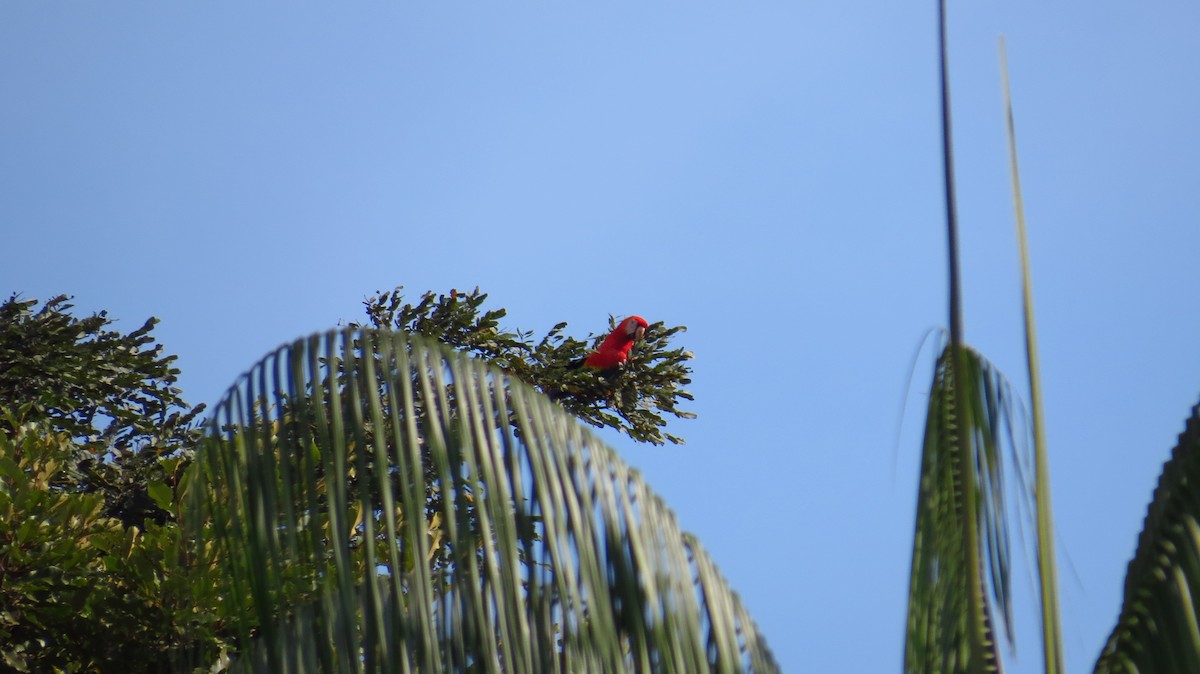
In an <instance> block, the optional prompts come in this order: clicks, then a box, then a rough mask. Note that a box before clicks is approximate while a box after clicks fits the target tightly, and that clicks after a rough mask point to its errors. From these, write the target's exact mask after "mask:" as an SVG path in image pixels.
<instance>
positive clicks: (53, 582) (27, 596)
mask: <svg viewBox="0 0 1200 674" xmlns="http://www.w3.org/2000/svg"><path fill="white" fill-rule="evenodd" d="M4 422H5V424H6V427H5V432H4V433H0V579H2V581H0V657H2V658H3V664H4V668H7V669H8V670H12V671H19V672H51V671H63V672H92V671H98V672H123V673H125V672H128V673H129V674H137V673H139V672H157V671H167V670H168V669H170V668H171V667H172V666H175V667H179V666H181V665H182V664H183V663H186V662H188V661H189V656H190V654H191V653H193V652H195V651H197V650H199V649H200V644H203V650H205V651H213V650H219V649H220V640H219V639H218V638H217V636H216V630H215V627H216V626H215V625H214V624H213V622H212V621H211V620H210V619H209V616H210V615H211V614H210V613H208V612H203V611H202V612H197V611H195V610H194V608H193V606H194V604H193V603H192V602H193V601H196V600H198V599H199V600H201V601H214V598H215V597H216V596H217V595H216V594H215V591H210V592H208V593H207V596H206V595H205V593H204V592H203V588H204V586H203V585H201V584H197V583H195V582H193V580H192V578H193V577H192V575H191V574H188V573H187V572H186V571H185V570H184V569H183V568H181V567H180V566H179V565H178V560H177V558H176V550H177V548H178V545H179V529H178V527H176V526H175V525H174V524H171V523H168V524H167V525H166V526H159V525H156V524H153V523H150V524H147V525H146V527H145V529H141V528H139V527H125V526H123V525H122V523H121V522H120V520H118V519H115V518H112V517H107V516H106V515H105V514H104V510H105V508H104V501H103V499H102V497H101V496H100V495H99V494H87V493H80V492H77V491H73V490H68V489H63V488H62V487H61V486H60V485H62V484H63V483H69V482H70V481H71V480H70V478H69V477H68V476H67V475H66V473H67V471H68V469H69V467H70V465H71V463H72V461H73V458H74V456H75V455H76V453H77V452H78V451H80V447H79V446H78V445H77V444H76V443H75V441H73V440H72V439H71V438H70V437H69V436H68V435H67V434H66V433H65V432H63V431H56V430H52V429H50V428H48V427H47V424H46V423H44V422H42V423H36V424H35V423H28V422H27V423H24V424H18V423H17V422H16V420H15V418H14V417H12V416H11V415H10V416H9V417H8V418H7V419H6V420H4ZM166 505H171V504H170V503H169V502H168V503H167V504H166ZM214 603H215V602H214Z"/></svg>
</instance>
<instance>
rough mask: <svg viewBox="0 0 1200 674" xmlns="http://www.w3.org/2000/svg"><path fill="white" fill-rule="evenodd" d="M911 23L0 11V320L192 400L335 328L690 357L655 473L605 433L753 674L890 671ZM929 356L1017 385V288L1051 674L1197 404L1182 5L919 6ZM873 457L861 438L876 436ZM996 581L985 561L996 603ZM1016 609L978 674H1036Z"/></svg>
mask: <svg viewBox="0 0 1200 674" xmlns="http://www.w3.org/2000/svg"><path fill="white" fill-rule="evenodd" d="M935 22H936V14H935V3H934V2H932V0H931V1H929V2H921V3H898V2H882V1H877V0H848V1H846V2H839V3H829V2H823V3H818V2H795V1H793V2H782V1H778V0H750V1H748V2H736V3H735V2H710V1H707V0H699V1H692V2H680V1H678V0H661V1H658V2H650V3H646V2H629V1H627V0H616V1H610V2H604V3H561V2H559V3H553V2H546V1H544V0H534V1H529V2H526V1H524V0H519V1H516V2H504V3H453V2H440V3H434V2H401V1H397V2H386V3H385V2H374V1H363V2H354V3H315V2H306V1H301V2H273V1H267V0H263V1H261V2H251V3H234V2H228V1H225V0H214V1H206V2H151V1H146V2H126V1H106V2H68V1H65V0H64V1H46V2H18V1H16V0H4V1H3V2H2V3H0V227H2V228H3V229H2V232H3V236H2V238H0V292H2V293H3V294H4V295H5V296H7V295H8V294H9V293H11V292H13V291H17V292H21V293H23V294H24V295H25V296H26V297H34V298H39V299H45V298H47V297H49V296H51V295H53V294H57V293H69V294H73V295H75V297H76V304H77V306H78V307H80V309H81V310H87V311H91V310H98V309H102V308H103V309H108V310H109V311H110V313H111V314H112V315H113V316H114V317H116V318H118V319H119V320H120V323H119V324H118V325H119V326H121V327H122V328H124V329H126V330H132V329H134V328H136V327H138V326H140V325H141V322H142V321H144V320H145V319H146V318H147V317H148V316H151V315H153V316H158V317H160V318H161V319H162V323H161V325H160V327H159V329H158V330H157V332H156V334H157V335H158V337H159V339H160V340H161V341H162V342H163V343H164V344H165V345H166V347H167V349H168V350H169V351H171V352H173V353H176V354H178V355H179V361H178V362H179V365H180V367H181V368H182V370H183V376H182V386H183V388H184V390H185V396H186V397H187V398H188V399H189V400H191V401H193V402H196V403H198V402H215V401H216V400H217V399H218V398H219V397H220V395H221V393H222V391H223V390H224V388H225V387H226V386H228V385H229V384H231V383H232V382H233V381H234V378H235V377H236V376H237V375H238V374H239V373H241V372H242V371H244V370H245V369H247V368H248V367H249V366H250V365H251V364H252V363H253V362H254V361H255V360H256V359H258V358H259V357H260V356H262V355H264V354H265V353H266V352H267V351H269V350H270V349H272V348H274V347H275V346H277V345H279V344H280V343H282V342H284V341H287V340H290V339H293V338H295V337H298V336H300V335H302V334H306V333H308V332H311V331H315V330H320V329H325V328H329V327H332V326H334V325H335V324H336V323H337V322H338V321H348V320H355V319H360V318H361V317H362V313H361V306H360V302H361V300H362V299H363V298H364V297H365V296H367V295H369V294H371V293H373V292H374V291H376V290H379V289H390V288H392V287H394V286H396V285H401V284H402V285H404V286H406V287H407V288H408V290H409V291H410V293H411V294H412V295H413V296H416V295H417V294H419V293H420V292H422V291H425V290H436V291H441V292H445V291H448V290H449V289H450V288H454V287H456V288H470V287H474V286H476V285H478V286H481V287H482V288H483V289H484V290H486V291H488V292H490V293H491V295H492V301H493V304H492V306H503V307H506V308H507V309H508V310H509V323H508V327H513V328H518V327H519V328H522V329H534V330H545V329H547V328H549V327H550V326H551V325H553V324H554V323H556V322H558V321H560V320H566V321H569V322H570V325H571V328H572V329H573V330H575V331H576V334H578V335H580V336H582V335H583V334H586V333H587V332H589V331H599V330H601V329H602V328H603V327H604V326H605V325H606V321H607V316H608V315H609V314H610V313H612V314H617V315H627V314H632V313H638V314H640V315H642V316H645V317H647V318H648V319H650V320H651V321H656V320H663V321H666V322H667V323H669V324H673V325H675V324H684V325H687V326H688V328H689V331H688V332H687V333H686V334H685V335H683V336H682V338H681V341H680V343H681V344H683V345H685V346H687V347H689V348H690V349H692V350H693V351H694V352H695V354H696V359H695V361H694V366H695V375H694V381H695V383H694V385H693V386H692V387H691V390H692V391H693V392H694V393H695V395H696V402H695V404H694V405H691V407H690V409H691V410H692V411H694V412H696V413H698V414H699V418H698V419H697V420H695V421H690V422H681V423H676V424H674V425H673V426H672V428H671V431H672V432H673V433H676V434H679V435H682V436H684V437H685V438H686V439H687V440H688V444H687V445H686V446H684V447H665V448H655V447H648V446H646V447H643V446H637V445H634V444H633V443H631V442H629V441H628V440H627V439H625V438H623V437H621V436H617V435H607V436H606V437H607V439H608V440H609V441H610V442H611V443H612V444H613V445H614V446H616V447H618V448H619V449H620V450H621V452H622V453H623V455H624V456H625V457H626V458H627V459H628V461H629V462H631V463H632V464H634V465H636V466H639V467H640V468H641V469H642V470H643V472H644V474H645V476H646V478H647V479H648V481H649V482H650V483H651V484H652V485H653V487H654V488H655V489H656V490H657V491H658V492H660V493H661V494H663V496H664V497H665V498H666V500H667V502H668V503H670V504H671V505H672V506H673V507H674V508H675V510H676V512H677V513H678V515H679V518H680V520H681V522H682V524H683V526H684V527H685V528H686V529H689V530H691V531H693V532H694V533H696V534H697V535H698V536H699V537H700V539H701V540H702V541H703V542H704V544H705V545H706V547H708V548H709V550H710V551H711V553H712V555H713V557H714V558H715V559H716V561H717V563H718V564H719V565H720V567H721V568H722V570H723V571H724V573H725V575H726V576H727V578H728V579H729V581H730V583H731V584H732V585H733V587H734V588H735V589H736V590H737V591H738V592H739V593H740V594H741V596H742V598H743V599H744V601H745V602H746V604H747V605H748V607H749V609H750V611H751V613H752V614H753V615H754V616H755V618H756V620H757V621H758V623H759V625H760V627H761V628H762V630H763V631H764V632H765V634H766V636H767V638H768V640H769V642H770V643H771V644H772V646H773V649H774V650H775V652H776V654H777V656H778V658H779V660H780V662H781V664H782V665H783V666H784V668H785V669H786V670H787V671H792V672H803V671H815V672H884V671H898V669H899V665H900V655H901V648H902V635H903V611H904V603H905V599H906V592H907V579H908V566H909V555H910V545H911V530H912V520H913V514H914V511H913V508H914V497H915V493H916V477H915V475H916V466H917V452H918V446H917V445H918V438H919V431H920V429H919V422H918V419H917V417H918V413H917V411H918V410H919V409H920V408H921V407H922V406H923V405H924V397H923V396H924V394H925V393H926V392H927V389H928V383H927V380H928V376H929V375H928V369H929V366H928V363H927V362H926V361H922V362H921V364H920V365H919V366H918V367H919V371H918V374H917V375H916V379H915V382H914V385H913V388H912V393H911V396H910V398H909V402H908V409H909V413H908V415H907V420H906V422H905V424H904V426H903V428H902V430H901V431H899V435H898V431H897V428H898V426H899V422H900V417H901V405H902V400H903V398H904V385H905V381H906V378H907V377H908V373H909V371H910V369H911V366H912V362H913V352H914V350H915V348H916V346H917V344H918V342H919V341H920V340H921V338H922V336H923V335H924V334H925V332H926V331H927V330H928V329H930V328H932V327H935V326H939V325H944V324H945V322H946V319H945V315H946V308H945V301H946V290H945V280H946V272H945V262H944V258H945V243H944V235H943V212H942V197H941V192H940V190H941V186H940V171H941V168H940V166H941V165H940V154H939V149H938V120H937V110H938V108H937V101H936V98H935V96H936V93H937V89H936V61H935V56H936V43H935V25H936V23H935ZM951 30H952V36H951V41H952V44H951V50H952V57H951V58H952V69H953V85H952V86H953V93H954V96H955V100H954V103H955V114H956V118H955V131H956V142H957V145H956V151H957V160H958V168H959V174H958V180H959V187H960V195H959V196H960V205H961V217H962V223H963V233H962V247H963V270H964V282H965V287H966V288H965V300H966V324H967V337H968V340H969V341H970V342H971V343H973V344H974V345H975V346H976V347H977V348H978V349H979V350H981V351H982V352H983V353H985V354H986V355H987V356H988V357H989V358H990V359H991V360H992V361H993V362H994V363H996V365H997V366H998V367H999V368H1000V369H1001V370H1003V371H1005V372H1006V373H1007V374H1008V375H1009V377H1010V378H1011V379H1012V380H1013V381H1014V384H1016V385H1017V386H1019V387H1021V388H1022V390H1023V387H1024V385H1025V384H1024V382H1025V377H1024V376H1023V375H1022V372H1021V370H1022V367H1023V363H1024V361H1023V355H1022V350H1021V346H1022V342H1021V340H1022V333H1021V323H1020V307H1019V276H1018V261H1017V257H1016V247H1015V237H1014V233H1013V229H1014V228H1013V221H1012V209H1011V206H1010V201H1009V198H1010V197H1009V195H1010V192H1009V183H1008V166H1007V157H1006V150H1005V140H1004V130H1003V129H1004V127H1003V115H1002V107H1001V97H1000V83H999V82H1000V80H999V68H998V61H997V54H996V52H997V47H996V42H997V37H998V35H999V34H1001V33H1004V34H1005V35H1006V36H1007V40H1008V51H1009V58H1010V67H1011V75H1012V80H1013V93H1014V97H1015V105H1016V117H1017V131H1018V140H1019V143H1020V150H1021V161H1022V169H1023V178H1024V181H1025V182H1024V188H1025V196H1026V206H1027V213H1028V217H1029V226H1030V229H1031V231H1030V239H1031V246H1032V257H1033V265H1034V278H1035V290H1036V293H1037V309H1038V315H1039V318H1040V324H1039V329H1040V336H1041V340H1042V341H1041V346H1042V359H1043V369H1044V386H1045V394H1046V412H1047V415H1048V433H1049V440H1050V445H1051V452H1052V459H1051V464H1052V472H1053V478H1054V496H1055V506H1056V509H1057V510H1056V514H1057V518H1058V527H1059V540H1060V548H1059V549H1060V555H1062V557H1061V564H1062V587H1063V611H1064V613H1063V620H1064V634H1065V637H1066V644H1067V657H1068V668H1069V670H1070V671H1073V672H1083V671H1090V667H1091V664H1092V662H1093V661H1094V659H1095V655H1096V653H1097V651H1098V649H1099V648H1100V647H1101V645H1102V644H1103V641H1104V639H1105V637H1106V636H1107V634H1108V632H1109V630H1110V629H1111V627H1112V625H1113V621H1114V618H1115V616H1116V613H1117V610H1118V607H1119V601H1120V591H1121V582H1122V579H1123V577H1124V571H1125V565H1126V564H1127V563H1128V560H1129V557H1130V555H1131V553H1132V551H1133V547H1134V544H1135V540H1136V534H1137V532H1138V531H1139V530H1140V527H1141V521H1142V518H1143V517H1144V515H1145V507H1146V503H1147V501H1148V499H1149V496H1150V493H1151V490H1152V488H1153V486H1154V484H1155V481H1156V479H1157V475H1158V472H1159V469H1160V467H1161V465H1162V463H1163V461H1165V460H1166V459H1167V457H1168V453H1169V450H1170V449H1171V447H1172V446H1173V445H1174V442H1175V438H1176V436H1177V434H1178V433H1179V432H1180V431H1181V430H1182V422H1183V419H1184V418H1185V416H1186V415H1187V413H1188V410H1189V409H1190V408H1191V406H1192V405H1195V404H1196V402H1197V399H1198V395H1200V349H1198V348H1197V345H1198V344H1200V311H1198V310H1197V309H1198V306H1197V296H1198V295H1200V272H1198V269H1200V266H1198V264H1197V260H1198V258H1200V169H1198V161H1200V160H1198V159H1197V158H1198V157H1200V130H1198V129H1200V125H1198V124H1197V120H1200V86H1197V85H1198V84H1200V83H1198V81H1197V77H1198V75H1197V72H1198V71H1197V65H1198V64H1200V40H1197V39H1196V35H1197V34H1200V5H1197V4H1196V3H1195V2H1191V1H1190V0H1189V1H1185V0H1163V1H1162V2H1153V3H1116V2H1109V1H1107V0H1101V1H1100V2H1089V3H1083V2H1065V3H1064V2H1059V3H1045V2H1032V1H1030V0H1019V1H1017V2H1004V3H1000V2H982V3H981V2H970V3H957V2H955V3H952V7H951ZM898 437H899V441H897V438H898ZM1025 566H1026V565H1025V564H1024V563H1023V561H1018V569H1019V570H1021V571H1022V572H1023V571H1024V568H1025ZM1031 597H1032V594H1031V591H1030V590H1029V589H1028V585H1027V584H1022V585H1021V586H1019V587H1018V599H1019V600H1020V602H1021V604H1020V605H1019V606H1018V612H1019V613H1018V620H1019V622H1021V623H1023V624H1024V626H1025V627H1024V628H1022V629H1020V630H1019V634H1018V655H1019V659H1018V660H1017V661H1016V662H1010V671H1013V672H1033V671H1038V666H1037V662H1038V659H1037V643H1036V641H1035V631H1034V628H1035V624H1034V622H1033V621H1034V614H1033V613H1032V612H1031V611H1030V610H1029V606H1028V604H1029V600H1030V599H1031Z"/></svg>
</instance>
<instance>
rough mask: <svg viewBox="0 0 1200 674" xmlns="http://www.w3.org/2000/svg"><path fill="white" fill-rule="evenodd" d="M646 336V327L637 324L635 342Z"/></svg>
mask: <svg viewBox="0 0 1200 674" xmlns="http://www.w3.org/2000/svg"><path fill="white" fill-rule="evenodd" d="M645 336H646V328H643V327H642V326H640V325H639V326H637V330H634V331H633V341H635V342H640V341H642V337H645Z"/></svg>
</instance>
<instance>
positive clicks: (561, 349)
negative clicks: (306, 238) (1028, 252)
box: [351, 287, 695, 445]
mask: <svg viewBox="0 0 1200 674" xmlns="http://www.w3.org/2000/svg"><path fill="white" fill-rule="evenodd" d="M402 291H403V288H402V287H397V288H395V289H394V290H390V291H386V292H377V293H376V294H375V295H373V296H371V297H370V298H368V299H367V300H365V301H364V302H363V304H364V305H365V307H366V311H367V318H368V320H369V322H370V324H371V325H372V326H374V327H376V328H391V329H395V330H401V331H404V332H407V333H409V334H414V335H424V336H426V337H429V338H431V339H435V340H437V341H439V342H442V343H443V344H447V345H449V346H450V347H452V348H454V349H456V350H458V351H462V352H464V353H468V354H471V355H474V356H477V357H479V358H482V359H483V360H485V361H487V362H488V363H491V364H492V365H493V366H495V367H496V368H498V369H499V370H501V371H502V372H504V373H505V374H508V375H511V376H513V377H515V378H517V379H520V380H521V381H524V382H525V383H527V384H530V385H531V386H533V387H535V388H537V389H538V390H540V391H542V392H543V393H546V394H548V395H550V396H551V397H552V398H554V399H556V400H557V401H558V402H559V404H560V405H562V406H563V407H565V408H566V409H567V411H569V412H571V413H572V414H574V415H575V416H577V417H579V418H580V419H583V420H584V421H586V422H587V423H589V424H591V425H593V426H596V427H600V428H603V427H609V428H615V429H618V430H620V431H622V432H624V433H626V434H627V435H629V437H631V438H633V439H634V440H638V441H641V442H650V443H653V444H656V445H661V444H663V443H664V442H672V443H676V444H681V443H683V439H682V438H680V437H678V436H675V435H672V434H670V433H666V432H664V431H663V430H662V429H663V427H664V426H666V424H667V419H666V418H664V417H665V416H666V415H669V416H673V417H676V418H681V419H691V418H695V414H693V413H691V412H686V411H683V410H680V409H679V407H678V405H679V404H680V401H682V400H692V395H691V394H690V393H688V392H687V391H686V390H685V389H684V387H685V386H687V385H688V384H690V383H691V379H690V378H689V377H690V375H691V369H690V368H689V367H688V365H687V362H688V361H689V360H691V358H692V354H691V353H690V352H689V351H687V350H685V349H683V348H681V347H675V348H671V347H670V346H669V342H670V341H671V339H672V338H673V337H675V336H676V335H678V334H680V333H682V332H684V331H685V330H686V329H687V328H686V327H684V326H674V327H666V326H665V325H664V324H663V323H662V322H661V321H660V322H657V323H653V324H651V325H650V328H649V329H648V330H647V331H646V336H645V338H644V339H643V340H642V342H641V343H640V344H639V345H638V346H637V347H636V348H635V349H634V350H633V353H632V354H630V358H629V361H628V362H627V363H626V364H625V366H624V367H622V368H620V369H619V370H618V371H616V372H609V373H597V372H595V371H593V370H590V369H582V368H578V367H573V366H572V363H573V362H574V361H577V360H578V359H580V358H582V357H583V356H585V355H586V354H587V353H588V351H590V350H591V349H594V348H595V347H596V346H597V345H598V344H599V343H600V341H601V340H602V339H603V338H604V334H607V332H606V333H604V334H600V335H595V334H589V335H588V336H587V337H586V338H584V339H582V340H581V339H576V338H573V337H570V336H567V335H565V334H564V332H565V330H566V327H567V324H566V323H559V324H557V325H555V326H554V327H553V328H551V329H550V331H549V332H547V333H546V334H545V335H543V336H541V337H540V338H535V337H534V334H533V333H532V332H531V331H527V332H522V331H519V330H518V331H514V332H507V331H504V330H503V329H501V327H500V319H502V318H504V317H505V315H506V312H505V310H504V309H490V310H484V309H483V304H484V301H485V300H486V299H487V297H488V296H487V294H485V293H482V292H480V290H479V288H476V289H475V290H473V291H471V292H466V293H462V292H458V291H457V290H451V291H450V292H449V293H447V294H444V295H438V294H435V293H432V292H427V293H425V294H423V295H422V296H421V299H420V301H419V302H417V303H416V304H411V303H406V302H405V301H404V295H403V292H402ZM351 325H352V326H354V327H358V325H357V324H351ZM615 327H616V321H615V320H613V318H612V317H609V329H610V330H611V329H613V328H615Z"/></svg>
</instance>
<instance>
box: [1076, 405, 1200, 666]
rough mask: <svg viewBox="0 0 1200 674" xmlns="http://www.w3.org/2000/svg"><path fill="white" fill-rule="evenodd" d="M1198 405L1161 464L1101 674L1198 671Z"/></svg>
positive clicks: (1199, 499) (1131, 562)
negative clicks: (1165, 461) (1164, 462)
mask: <svg viewBox="0 0 1200 674" xmlns="http://www.w3.org/2000/svg"><path fill="white" fill-rule="evenodd" d="M1198 496H1200V405H1197V406H1196V407H1193V408H1192V415H1191V417H1190V418H1189V419H1188V420H1187V423H1186V427H1185V429H1184V431H1183V433H1182V434H1181V435H1180V436H1179V443H1178V444H1177V445H1176V446H1175V449H1174V450H1173V451H1172V452H1171V458H1170V460H1169V461H1167V463H1166V465H1164V466H1163V470H1162V474H1161V476H1160V477H1159V481H1158V488H1157V489H1155V490H1154V499H1153V501H1152V502H1151V503H1150V508H1149V510H1148V512H1147V513H1146V523H1145V526H1144V527H1143V528H1142V533H1141V535H1140V536H1139V537H1138V544H1137V550H1136V551H1135V552H1134V555H1133V560H1132V561H1130V562H1129V571H1128V573H1126V575H1125V599H1124V602H1123V604H1122V606H1121V614H1120V616H1119V617H1118V619H1117V625H1116V627H1114V628H1113V631H1112V635H1111V636H1110V637H1109V638H1108V643H1107V644H1105V646H1104V650H1103V652H1102V653H1101V655H1100V659H1099V661H1098V662H1097V663H1096V669H1095V671H1096V672H1097V673H1098V674H1110V673H1112V674H1115V673H1118V672H1120V673H1122V674H1124V673H1132V672H1177V673H1180V674H1182V673H1184V672H1197V671H1200V611H1197V607H1198V606H1200V498H1198Z"/></svg>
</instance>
